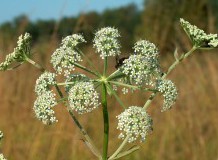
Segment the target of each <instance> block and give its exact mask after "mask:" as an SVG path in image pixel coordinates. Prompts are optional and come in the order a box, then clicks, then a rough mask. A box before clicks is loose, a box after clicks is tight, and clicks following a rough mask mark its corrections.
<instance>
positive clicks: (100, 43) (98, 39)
mask: <svg viewBox="0 0 218 160" xmlns="http://www.w3.org/2000/svg"><path fill="white" fill-rule="evenodd" d="M118 37H120V34H119V32H118V30H117V29H115V28H111V27H105V28H102V29H100V30H99V31H98V32H96V33H95V38H94V40H93V41H94V47H95V48H96V50H97V52H98V53H100V57H101V58H102V59H104V58H105V57H109V56H116V55H119V54H120V44H119V42H118V39H117V38H118Z"/></svg>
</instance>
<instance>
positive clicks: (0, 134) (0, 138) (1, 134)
mask: <svg viewBox="0 0 218 160" xmlns="http://www.w3.org/2000/svg"><path fill="white" fill-rule="evenodd" d="M3 137H4V134H3V132H2V131H0V141H1V140H2V139H3Z"/></svg>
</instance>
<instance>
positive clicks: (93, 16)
mask: <svg viewBox="0 0 218 160" xmlns="http://www.w3.org/2000/svg"><path fill="white" fill-rule="evenodd" d="M140 15H141V12H140V11H139V10H138V8H137V7H136V5H134V4H130V5H127V6H125V7H121V8H117V9H107V10H105V11H104V12H102V13H97V12H94V11H93V12H89V13H83V14H82V13H81V14H80V15H79V16H78V17H63V18H61V19H60V20H59V21H57V20H37V21H35V22H32V21H30V20H29V19H28V17H27V16H25V15H21V16H19V17H16V18H15V19H14V20H13V21H12V22H6V23H3V24H2V25H1V26H0V34H1V36H2V35H4V36H7V37H10V38H12V37H14V36H18V35H19V34H21V33H23V32H29V33H30V34H31V35H32V37H33V41H34V42H38V41H44V40H48V39H49V38H51V37H53V36H55V37H56V38H58V39H59V40H61V39H62V38H63V37H65V36H67V35H70V34H72V33H82V34H83V35H84V36H85V38H86V40H87V41H89V42H90V41H91V40H92V39H93V33H94V32H96V31H97V30H98V29H100V28H102V27H105V26H112V27H115V28H118V29H119V31H120V32H121V35H123V37H125V38H122V39H121V40H122V45H124V47H127V46H131V43H132V41H133V40H134V37H133V35H134V31H135V28H136V26H137V25H139V23H140Z"/></svg>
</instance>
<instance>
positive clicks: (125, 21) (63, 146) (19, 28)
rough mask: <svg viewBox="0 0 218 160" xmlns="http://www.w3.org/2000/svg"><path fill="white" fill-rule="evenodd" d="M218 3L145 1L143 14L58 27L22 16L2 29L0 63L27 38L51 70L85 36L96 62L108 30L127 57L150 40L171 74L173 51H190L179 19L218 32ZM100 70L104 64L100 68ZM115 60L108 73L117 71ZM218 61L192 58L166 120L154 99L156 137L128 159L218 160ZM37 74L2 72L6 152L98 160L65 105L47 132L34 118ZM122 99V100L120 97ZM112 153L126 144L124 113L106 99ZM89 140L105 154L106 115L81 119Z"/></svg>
mask: <svg viewBox="0 0 218 160" xmlns="http://www.w3.org/2000/svg"><path fill="white" fill-rule="evenodd" d="M217 15H218V4H217V1H216V0H198V1H197V0H190V1H185V0H181V1H180V0H146V1H145V6H144V9H143V10H139V9H137V7H136V6H135V5H134V4H130V5H128V6H124V7H121V8H116V9H108V10H105V11H104V12H102V13H97V12H89V13H84V14H82V13H81V14H80V15H79V16H78V17H63V18H62V19H60V20H59V21H55V20H40V21H36V22H31V21H30V20H29V19H28V17H27V16H24V15H23V16H19V17H17V18H15V19H14V21H13V22H7V23H4V24H2V25H1V26H0V60H1V61H2V60H3V58H4V57H5V55H6V54H7V53H10V52H12V51H13V48H14V47H15V46H16V40H17V37H18V36H19V35H20V34H21V33H23V32H25V31H28V32H30V33H31V34H32V36H33V49H32V52H33V59H35V60H36V61H37V62H39V63H41V64H42V65H43V66H45V67H47V68H50V69H51V65H50V64H49V60H50V55H51V54H52V53H53V52H54V50H55V49H56V48H57V47H58V44H59V42H60V40H61V38H62V37H64V36H66V35H69V34H72V33H77V32H80V33H81V32H82V33H84V36H85V37H86V39H87V40H88V41H89V43H88V45H87V46H86V47H84V48H83V51H84V52H85V53H87V56H88V57H89V58H90V59H93V60H96V58H97V54H95V53H94V52H93V48H92V46H91V40H92V38H93V32H95V31H96V30H97V29H99V28H101V27H104V26H114V27H116V28H118V29H119V30H120V32H121V35H122V38H121V44H122V51H123V54H128V53H131V51H132V49H131V47H132V46H133V44H134V42H135V41H136V40H138V39H147V40H150V41H151V42H154V43H155V44H157V46H158V47H159V49H160V53H161V54H160V59H161V64H162V66H163V69H164V70H166V69H167V68H168V66H169V65H170V64H171V63H172V62H173V54H172V53H173V51H174V49H175V48H178V50H179V52H180V53H182V52H185V51H187V50H188V49H190V47H191V44H190V42H189V40H188V38H187V36H186V35H185V33H184V32H183V31H182V29H181V28H180V26H179V24H178V20H179V18H180V17H183V18H185V19H186V20H189V21H190V22H191V23H192V24H196V25H197V26H199V27H200V28H202V29H204V30H205V31H206V32H211V33H217V32H218V25H217V22H218V19H217ZM95 63H96V66H99V62H98V61H95ZM114 65H115V60H114V59H111V62H110V69H111V71H112V70H114ZM217 68H218V55H217V50H213V51H206V50H205V51H199V52H195V53H194V55H192V56H191V57H190V58H189V59H187V60H185V61H184V62H183V63H182V64H181V65H179V66H178V67H177V68H176V70H175V71H173V73H172V74H171V75H170V76H169V78H170V79H172V80H173V81H174V82H175V84H176V85H177V87H178V89H179V99H178V101H177V103H176V105H175V106H174V107H173V109H172V110H170V111H167V112H164V113H161V112H160V107H161V105H162V99H161V97H156V99H155V101H154V102H153V103H152V106H151V107H150V108H149V113H150V114H151V116H152V117H153V120H154V131H153V133H152V134H151V135H150V136H148V139H147V141H146V143H144V144H140V145H141V149H140V150H139V151H137V152H135V153H134V154H132V155H131V156H129V157H125V158H123V159H125V160H133V159H134V160H142V159H143V160H157V159H158V160H175V159H177V160H184V159H190V160H217V159H218V109H217V104H218V71H217ZM39 75H40V72H39V71H37V70H36V69H35V68H33V67H32V66H30V65H28V64H24V65H22V66H21V67H20V68H18V69H16V70H13V71H8V72H0V129H1V130H2V131H3V132H4V134H5V138H4V140H3V142H2V144H1V148H0V151H2V152H3V153H4V155H5V157H7V158H8V159H9V160H13V159H17V160H22V159H24V160H26V159H28V160H42V159H43V160H57V159H59V160H68V159H72V160H80V159H81V160H88V159H94V157H93V156H92V154H91V153H90V152H89V151H88V150H87V148H86V146H85V144H84V143H83V141H82V140H81V139H82V136H81V135H80V134H79V131H78V129H77V128H76V127H75V125H74V123H73V121H72V120H71V118H70V116H69V115H68V113H67V111H66V110H65V109H64V107H63V106H59V107H56V109H55V111H56V113H57V118H58V119H59V122H58V123H57V124H55V125H53V126H44V125H43V124H42V123H41V122H40V121H38V120H37V119H36V118H35V117H34V113H33V110H32V106H33V102H34V99H35V94H34V84H35V80H36V79H37V77H38V76H39ZM120 95H121V94H120ZM121 96H122V99H123V100H124V101H125V104H129V105H143V104H144V102H145V101H146V98H147V96H148V95H147V94H139V95H136V94H134V95H131V94H128V95H125V96H123V95H121ZM109 111H110V122H111V128H110V144H109V145H110V147H109V153H112V152H113V151H114V149H115V148H116V147H117V146H118V145H119V143H120V142H121V141H120V140H118V139H117V135H118V132H117V130H116V124H117V121H116V118H115V116H116V115H118V114H119V113H120V112H121V111H122V108H121V107H119V105H118V103H117V102H116V101H115V99H114V98H113V97H110V98H109ZM78 118H79V120H80V121H81V123H82V124H83V125H84V126H85V128H86V129H87V131H88V133H90V136H91V137H93V139H94V140H95V142H96V144H97V145H98V147H99V148H101V144H102V138H101V136H102V133H103V131H102V127H103V126H102V125H103V124H102V114H101V109H100V108H99V109H98V110H96V111H94V112H92V113H90V114H87V115H85V116H78Z"/></svg>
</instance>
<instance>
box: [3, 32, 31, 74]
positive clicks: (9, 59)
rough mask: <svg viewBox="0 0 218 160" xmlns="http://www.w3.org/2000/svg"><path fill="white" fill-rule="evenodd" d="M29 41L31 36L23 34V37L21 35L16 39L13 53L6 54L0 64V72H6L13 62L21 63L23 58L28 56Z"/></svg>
mask: <svg viewBox="0 0 218 160" xmlns="http://www.w3.org/2000/svg"><path fill="white" fill-rule="evenodd" d="M30 40H31V36H30V34H29V33H25V35H21V36H20V37H19V38H18V41H17V47H16V48H14V52H12V53H10V54H8V55H7V56H6V58H5V61H4V62H2V63H0V71H3V70H6V69H7V68H8V67H9V66H10V65H11V64H12V63H13V62H23V61H24V60H25V56H29V55H30V46H29V45H30Z"/></svg>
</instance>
